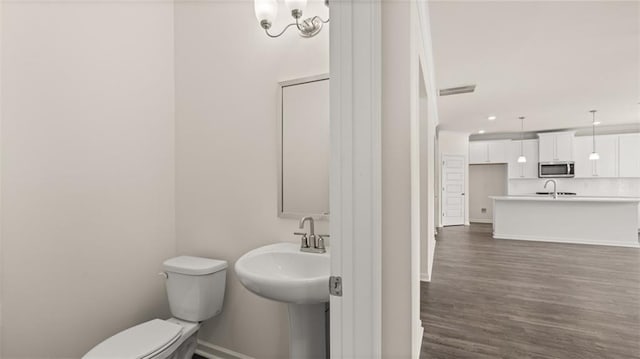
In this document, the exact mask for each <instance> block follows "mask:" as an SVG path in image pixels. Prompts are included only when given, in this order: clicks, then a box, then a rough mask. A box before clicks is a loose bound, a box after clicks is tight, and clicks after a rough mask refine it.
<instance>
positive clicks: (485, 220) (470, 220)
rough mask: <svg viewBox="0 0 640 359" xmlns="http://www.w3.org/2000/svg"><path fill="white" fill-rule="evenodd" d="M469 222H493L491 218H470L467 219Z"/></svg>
mask: <svg viewBox="0 0 640 359" xmlns="http://www.w3.org/2000/svg"><path fill="white" fill-rule="evenodd" d="M469 222H470V223H493V220H491V219H482V218H478V219H474V218H471V219H469Z"/></svg>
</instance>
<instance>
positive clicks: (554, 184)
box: [300, 179, 558, 228]
mask: <svg viewBox="0 0 640 359" xmlns="http://www.w3.org/2000/svg"><path fill="white" fill-rule="evenodd" d="M549 182H551V183H553V199H558V192H557V191H556V187H557V186H558V183H556V180H552V179H550V180H547V182H545V183H544V188H545V189H547V185H548V184H549ZM300 228H302V227H300Z"/></svg>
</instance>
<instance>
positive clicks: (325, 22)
mask: <svg viewBox="0 0 640 359" xmlns="http://www.w3.org/2000/svg"><path fill="white" fill-rule="evenodd" d="M315 19H318V20H320V21H322V23H323V24H327V23H328V22H329V18H327V20H322V18H321V17H320V16H318V15H316V16H314V17H313V18H312V19H311V21H313V20H315Z"/></svg>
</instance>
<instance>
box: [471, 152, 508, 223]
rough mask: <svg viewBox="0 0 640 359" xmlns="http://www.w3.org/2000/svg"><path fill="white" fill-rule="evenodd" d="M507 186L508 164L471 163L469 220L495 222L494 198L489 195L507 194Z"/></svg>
mask: <svg viewBox="0 0 640 359" xmlns="http://www.w3.org/2000/svg"><path fill="white" fill-rule="evenodd" d="M507 187H508V185H507V165H506V164H489V165H470V166H469V221H470V222H479V223H493V200H492V199H491V198H489V196H503V195H506V194H507ZM482 209H485V212H483V211H482Z"/></svg>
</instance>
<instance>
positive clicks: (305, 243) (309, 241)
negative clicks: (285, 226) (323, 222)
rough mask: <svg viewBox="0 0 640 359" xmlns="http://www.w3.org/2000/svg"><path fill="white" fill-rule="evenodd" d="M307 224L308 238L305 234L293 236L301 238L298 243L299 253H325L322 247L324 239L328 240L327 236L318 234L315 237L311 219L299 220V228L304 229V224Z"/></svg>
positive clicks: (296, 233) (303, 218) (297, 233)
mask: <svg viewBox="0 0 640 359" xmlns="http://www.w3.org/2000/svg"><path fill="white" fill-rule="evenodd" d="M305 222H309V237H307V233H305V232H294V233H293V234H295V235H298V236H302V237H301V238H300V239H301V243H300V251H302V252H311V253H324V252H326V249H325V246H324V240H325V238H328V237H329V235H328V234H319V235H318V236H317V237H316V234H315V231H314V224H313V217H302V218H301V219H300V224H299V228H300V229H303V228H304V223H305Z"/></svg>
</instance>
